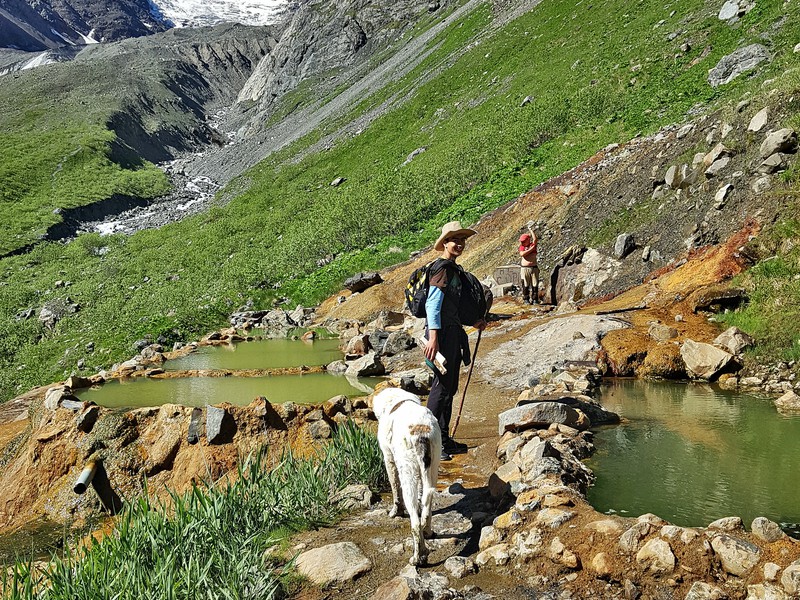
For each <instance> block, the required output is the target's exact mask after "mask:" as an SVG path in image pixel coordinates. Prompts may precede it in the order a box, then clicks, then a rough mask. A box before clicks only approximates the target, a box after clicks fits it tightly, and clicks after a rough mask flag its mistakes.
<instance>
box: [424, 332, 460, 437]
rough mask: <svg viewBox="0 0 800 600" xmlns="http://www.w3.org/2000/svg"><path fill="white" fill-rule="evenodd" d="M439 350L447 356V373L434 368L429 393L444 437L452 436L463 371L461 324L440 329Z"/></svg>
mask: <svg viewBox="0 0 800 600" xmlns="http://www.w3.org/2000/svg"><path fill="white" fill-rule="evenodd" d="M439 352H441V353H442V355H443V356H444V358H445V361H446V364H445V367H446V368H447V373H444V374H442V373H440V372H439V370H438V369H433V384H431V392H430V394H429V395H428V408H429V409H430V410H431V412H432V413H433V416H434V417H436V420H437V421H438V423H439V427H440V428H441V430H442V439H443V440H444V439H447V438H448V437H450V416H451V415H452V413H453V398H454V397H455V395H456V392H458V375H459V372H460V371H461V326H460V325H448V326H445V327H444V328H442V329H441V330H439Z"/></svg>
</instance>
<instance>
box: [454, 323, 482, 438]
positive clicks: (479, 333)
mask: <svg viewBox="0 0 800 600" xmlns="http://www.w3.org/2000/svg"><path fill="white" fill-rule="evenodd" d="M482 333H483V330H482V329H479V330H478V339H477V340H476V341H475V351H474V352H473V353H472V363H471V364H470V365H469V372H468V373H467V382H466V383H465V384H464V392H463V393H462V394H461V403H460V404H459V405H458V413H457V414H456V422H455V424H454V425H453V430H452V431H451V432H450V437H451V438H454V437H455V435H456V429H457V428H458V422H459V420H460V419H461V409H463V408H464V398H466V397H467V386H469V380H470V377H472V368H473V367H474V366H475V358H476V357H477V356H478V345H479V344H480V343H481V334H482Z"/></svg>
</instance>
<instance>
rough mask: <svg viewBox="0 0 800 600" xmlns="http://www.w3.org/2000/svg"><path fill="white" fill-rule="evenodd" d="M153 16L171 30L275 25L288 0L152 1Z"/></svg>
mask: <svg viewBox="0 0 800 600" xmlns="http://www.w3.org/2000/svg"><path fill="white" fill-rule="evenodd" d="M151 4H153V5H154V6H155V10H156V12H153V11H151V12H153V16H155V17H157V18H160V19H164V20H168V21H170V22H171V23H172V24H174V25H175V27H201V26H204V25H216V24H218V23H226V22H235V23H242V24H245V25H269V24H271V23H275V22H276V21H277V20H278V18H279V15H280V12H281V9H282V8H284V7H285V6H286V5H287V4H288V0H242V1H236V0H154V1H153V2H151Z"/></svg>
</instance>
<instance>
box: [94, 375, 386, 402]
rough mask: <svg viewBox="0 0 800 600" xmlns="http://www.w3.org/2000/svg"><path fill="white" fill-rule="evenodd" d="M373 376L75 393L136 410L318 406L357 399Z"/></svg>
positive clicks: (140, 381) (213, 380)
mask: <svg viewBox="0 0 800 600" xmlns="http://www.w3.org/2000/svg"><path fill="white" fill-rule="evenodd" d="M377 381H379V380H378V379H376V378H369V377H366V378H359V379H356V378H349V377H344V376H342V375H330V374H328V373H309V374H305V375H276V376H271V377H179V378H174V379H148V378H146V377H137V378H134V379H122V380H117V381H110V382H108V383H105V384H103V385H102V386H98V387H95V388H89V389H85V390H81V391H80V392H79V393H78V397H79V398H80V399H81V400H84V401H88V400H91V401H92V402H94V403H95V404H99V405H100V406H106V407H109V408H137V407H142V406H160V405H162V404H183V405H184V406H204V405H206V404H219V403H220V402H230V403H231V404H238V405H246V404H250V402H252V401H253V399H254V398H256V397H257V396H264V397H265V398H266V399H267V400H269V401H270V402H272V403H273V404H283V403H284V402H295V403H297V404H316V403H319V404H321V403H322V402H325V401H326V400H328V399H329V398H332V397H333V396H338V395H340V394H344V395H345V396H363V395H366V394H368V393H370V391H371V390H372V388H373V387H374V386H375V383H377Z"/></svg>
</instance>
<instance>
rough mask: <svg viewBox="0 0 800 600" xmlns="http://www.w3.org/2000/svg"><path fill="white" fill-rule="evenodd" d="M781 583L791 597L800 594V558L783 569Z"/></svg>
mask: <svg viewBox="0 0 800 600" xmlns="http://www.w3.org/2000/svg"><path fill="white" fill-rule="evenodd" d="M781 584H782V585H783V589H785V590H786V592H787V593H789V594H792V597H793V598H796V597H797V594H800V560H796V561H794V562H793V563H792V564H790V565H789V566H788V567H786V568H785V569H784V570H783V575H781Z"/></svg>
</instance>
